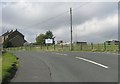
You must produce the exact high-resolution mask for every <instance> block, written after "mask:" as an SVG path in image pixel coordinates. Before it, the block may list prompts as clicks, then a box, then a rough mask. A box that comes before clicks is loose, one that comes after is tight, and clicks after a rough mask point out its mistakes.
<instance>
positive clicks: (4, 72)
mask: <svg viewBox="0 0 120 84" xmlns="http://www.w3.org/2000/svg"><path fill="white" fill-rule="evenodd" d="M0 62H2V64H1V65H0V72H1V74H0V77H2V81H5V82H6V81H9V80H10V79H11V78H12V76H13V74H14V73H15V71H16V70H15V68H17V66H18V61H17V59H16V56H15V55H13V54H12V53H9V52H5V53H3V54H2V57H1V58H0ZM14 64H15V66H13V65H14Z"/></svg>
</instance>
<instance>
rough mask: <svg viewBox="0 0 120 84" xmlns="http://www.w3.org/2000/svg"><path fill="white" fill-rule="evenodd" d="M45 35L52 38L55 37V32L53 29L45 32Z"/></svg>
mask: <svg viewBox="0 0 120 84" xmlns="http://www.w3.org/2000/svg"><path fill="white" fill-rule="evenodd" d="M45 37H46V39H48V38H49V39H52V38H53V33H52V32H51V31H47V32H46V33H45Z"/></svg>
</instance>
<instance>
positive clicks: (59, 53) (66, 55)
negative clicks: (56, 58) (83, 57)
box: [55, 53, 67, 56]
mask: <svg viewBox="0 0 120 84" xmlns="http://www.w3.org/2000/svg"><path fill="white" fill-rule="evenodd" d="M55 54H57V55H64V56H67V54H62V53H55Z"/></svg>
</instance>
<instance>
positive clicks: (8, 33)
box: [2, 29, 24, 36]
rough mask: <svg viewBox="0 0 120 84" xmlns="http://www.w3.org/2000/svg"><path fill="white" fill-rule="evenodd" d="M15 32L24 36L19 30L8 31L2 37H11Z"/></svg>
mask: <svg viewBox="0 0 120 84" xmlns="http://www.w3.org/2000/svg"><path fill="white" fill-rule="evenodd" d="M15 32H18V33H19V34H20V35H21V36H24V35H23V34H21V33H20V32H19V31H18V30H17V29H16V30H15V31H13V30H11V31H7V32H5V33H4V34H3V35H2V36H7V35H11V34H13V33H15Z"/></svg>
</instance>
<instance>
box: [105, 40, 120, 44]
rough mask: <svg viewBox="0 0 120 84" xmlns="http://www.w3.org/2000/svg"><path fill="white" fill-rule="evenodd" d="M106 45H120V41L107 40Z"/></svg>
mask: <svg viewBox="0 0 120 84" xmlns="http://www.w3.org/2000/svg"><path fill="white" fill-rule="evenodd" d="M105 43H106V45H119V41H116V40H112V41H106V42H105Z"/></svg>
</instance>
